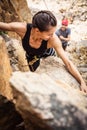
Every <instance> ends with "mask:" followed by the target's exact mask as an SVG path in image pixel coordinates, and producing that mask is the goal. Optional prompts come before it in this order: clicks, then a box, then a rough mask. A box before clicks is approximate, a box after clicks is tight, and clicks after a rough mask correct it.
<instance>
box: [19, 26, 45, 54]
mask: <svg viewBox="0 0 87 130" xmlns="http://www.w3.org/2000/svg"><path fill="white" fill-rule="evenodd" d="M31 29H32V24H27V31H26V33H25V36H24V37H23V39H22V46H23V48H24V50H25V51H26V53H27V54H28V55H37V56H39V55H42V54H43V53H44V52H45V51H46V49H47V41H45V40H43V41H42V44H41V46H40V47H39V48H38V49H36V48H33V47H31V46H30V44H29V39H30V32H31Z"/></svg>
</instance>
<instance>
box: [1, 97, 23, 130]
mask: <svg viewBox="0 0 87 130" xmlns="http://www.w3.org/2000/svg"><path fill="white" fill-rule="evenodd" d="M0 130H25V127H24V123H23V119H22V117H21V115H20V114H19V113H18V112H17V110H16V109H15V105H14V104H13V103H12V102H11V101H9V100H7V99H6V98H5V97H4V96H2V95H0Z"/></svg>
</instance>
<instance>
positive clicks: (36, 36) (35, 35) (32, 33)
mask: <svg viewBox="0 0 87 130" xmlns="http://www.w3.org/2000/svg"><path fill="white" fill-rule="evenodd" d="M31 37H32V39H33V40H34V41H38V40H40V41H41V40H42V39H41V38H40V35H39V34H38V32H37V31H36V29H34V28H32V29H31Z"/></svg>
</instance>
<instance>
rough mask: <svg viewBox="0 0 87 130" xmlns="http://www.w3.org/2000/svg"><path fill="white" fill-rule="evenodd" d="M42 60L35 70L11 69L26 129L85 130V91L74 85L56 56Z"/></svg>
mask: <svg viewBox="0 0 87 130" xmlns="http://www.w3.org/2000/svg"><path fill="white" fill-rule="evenodd" d="M42 62H43V63H42ZM42 62H41V66H40V68H38V70H37V71H36V73H31V72H14V73H13V75H12V77H11V79H10V83H11V85H12V86H13V92H14V97H15V98H16V108H17V110H18V111H19V112H20V113H21V115H22V117H23V119H24V121H25V125H26V129H27V130H29V129H30V128H31V130H38V129H39V130H48V129H49V130H58V129H60V130H62V128H64V129H66V130H67V128H69V129H72V130H79V129H84V130H86V128H87V124H86V122H87V109H86V108H87V98H86V94H84V93H81V92H80V91H79V90H78V89H75V88H74V87H76V86H77V87H79V84H78V83H77V81H75V80H73V79H74V78H73V77H72V76H70V74H68V72H67V71H66V69H65V68H64V66H63V64H62V63H60V62H59V63H58V61H57V59H55V58H53V57H49V58H47V59H45V60H43V61H42ZM49 62H50V64H49ZM43 66H44V67H43ZM43 68H44V69H43ZM59 70H61V71H59ZM62 72H63V73H64V76H61V75H62ZM65 73H66V76H65ZM59 77H60V78H59ZM64 79H67V82H66V80H64Z"/></svg>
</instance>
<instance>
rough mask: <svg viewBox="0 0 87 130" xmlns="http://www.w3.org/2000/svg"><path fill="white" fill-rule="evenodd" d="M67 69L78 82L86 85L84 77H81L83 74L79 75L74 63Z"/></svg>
mask: <svg viewBox="0 0 87 130" xmlns="http://www.w3.org/2000/svg"><path fill="white" fill-rule="evenodd" d="M67 69H68V70H69V72H70V73H71V74H72V75H73V76H74V77H75V78H76V79H77V81H78V82H79V83H80V84H82V83H85V82H84V80H83V78H82V76H81V74H80V73H79V71H78V70H77V68H76V67H75V66H74V65H73V63H71V62H70V63H69V65H68V66H67Z"/></svg>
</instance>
